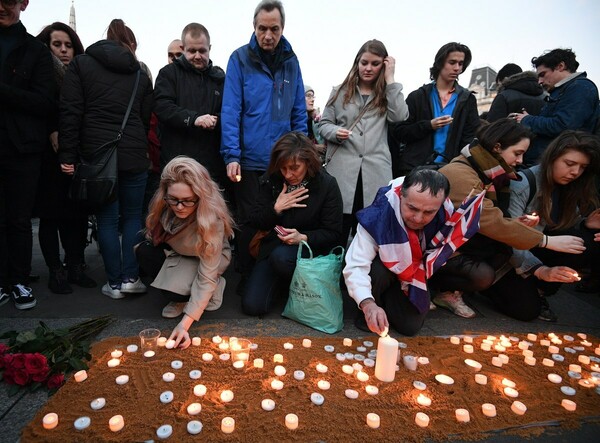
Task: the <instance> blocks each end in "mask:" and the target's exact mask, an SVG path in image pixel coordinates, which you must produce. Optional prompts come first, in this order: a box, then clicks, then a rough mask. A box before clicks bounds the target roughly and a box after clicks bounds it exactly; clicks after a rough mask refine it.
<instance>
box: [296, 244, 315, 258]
mask: <svg viewBox="0 0 600 443" xmlns="http://www.w3.org/2000/svg"><path fill="white" fill-rule="evenodd" d="M302 246H306V247H307V248H308V252H309V253H310V257H309V258H310V259H312V258H313V252H312V249H310V246H308V243H306V242H305V241H304V240H301V241H300V243H299V244H298V254H297V255H296V260H300V259H301V258H302Z"/></svg>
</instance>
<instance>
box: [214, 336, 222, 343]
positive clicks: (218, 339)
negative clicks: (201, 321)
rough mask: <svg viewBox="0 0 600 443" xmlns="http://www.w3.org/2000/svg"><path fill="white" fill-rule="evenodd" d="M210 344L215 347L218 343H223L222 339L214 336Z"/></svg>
mask: <svg viewBox="0 0 600 443" xmlns="http://www.w3.org/2000/svg"><path fill="white" fill-rule="evenodd" d="M212 342H213V343H214V344H215V345H218V344H220V343H222V342H223V339H222V338H221V337H220V336H219V335H215V336H214V337H213V338H212Z"/></svg>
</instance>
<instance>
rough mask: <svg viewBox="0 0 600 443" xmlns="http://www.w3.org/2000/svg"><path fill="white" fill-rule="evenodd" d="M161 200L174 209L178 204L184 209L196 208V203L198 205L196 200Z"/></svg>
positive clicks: (168, 198) (164, 198)
mask: <svg viewBox="0 0 600 443" xmlns="http://www.w3.org/2000/svg"><path fill="white" fill-rule="evenodd" d="M163 200H164V201H165V202H166V203H167V204H168V205H169V206H174V207H176V206H179V204H180V203H181V204H182V205H183V206H184V207H186V208H193V207H194V206H196V203H198V200H177V199H176V198H173V197H163Z"/></svg>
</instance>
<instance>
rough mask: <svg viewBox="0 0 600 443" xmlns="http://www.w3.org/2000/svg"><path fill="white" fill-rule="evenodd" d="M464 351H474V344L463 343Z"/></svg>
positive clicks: (468, 352)
mask: <svg viewBox="0 0 600 443" xmlns="http://www.w3.org/2000/svg"><path fill="white" fill-rule="evenodd" d="M463 351H464V352H466V353H467V354H472V353H473V345H463Z"/></svg>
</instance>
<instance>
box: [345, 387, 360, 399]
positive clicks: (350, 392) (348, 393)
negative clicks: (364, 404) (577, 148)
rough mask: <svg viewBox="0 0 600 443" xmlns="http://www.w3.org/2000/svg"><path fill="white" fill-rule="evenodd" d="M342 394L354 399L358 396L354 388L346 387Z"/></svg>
mask: <svg viewBox="0 0 600 443" xmlns="http://www.w3.org/2000/svg"><path fill="white" fill-rule="evenodd" d="M344 395H345V396H346V397H348V398H349V399H351V400H355V399H357V398H358V392H357V391H355V390H354V389H346V390H345V391H344Z"/></svg>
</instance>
